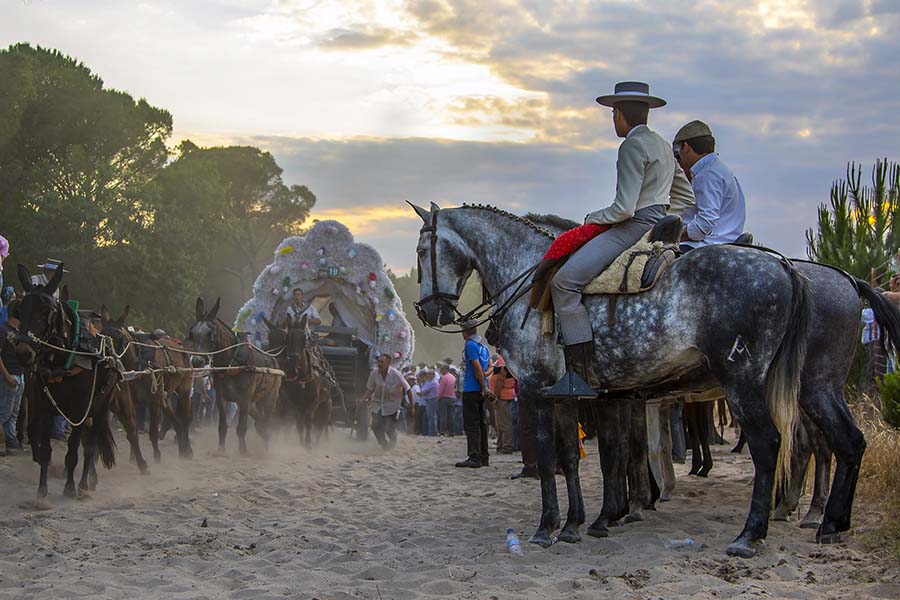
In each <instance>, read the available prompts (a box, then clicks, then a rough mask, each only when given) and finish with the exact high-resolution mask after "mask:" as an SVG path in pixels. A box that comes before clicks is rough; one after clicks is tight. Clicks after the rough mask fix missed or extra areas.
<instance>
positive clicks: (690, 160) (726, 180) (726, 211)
mask: <svg viewBox="0 0 900 600" xmlns="http://www.w3.org/2000/svg"><path fill="white" fill-rule="evenodd" d="M672 149H673V151H674V152H675V156H676V157H677V159H678V162H679V164H681V166H682V167H683V168H684V170H685V171H687V172H689V173H690V179H691V187H692V188H693V190H694V200H695V204H694V206H691V207H690V208H688V209H687V210H685V211H684V214H683V215H682V218H683V219H684V230H683V232H682V234H681V245H682V250H684V251H687V250H691V249H693V248H700V247H701V246H710V245H712V244H729V243H731V242H734V241H735V240H737V239H738V237H739V236H740V235H741V233H743V231H744V221H745V220H746V217H747V206H746V202H745V200H744V190H742V189H741V184H740V183H739V182H738V180H737V177H735V176H734V173H732V172H731V169H729V168H728V166H727V165H726V164H725V163H724V162H722V160H721V159H720V158H719V156H718V155H717V154H716V138H714V137H713V134H712V130H711V129H710V128H709V125H707V124H706V123H704V122H703V121H691V122H690V123H688V124H686V125H685V126H684V127H682V128H681V129H679V130H678V133H676V134H675V139H674V140H673V141H672Z"/></svg>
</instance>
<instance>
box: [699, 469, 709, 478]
mask: <svg viewBox="0 0 900 600" xmlns="http://www.w3.org/2000/svg"><path fill="white" fill-rule="evenodd" d="M710 471H712V467H710V468H708V469H700V470H699V471H697V477H709V472H710Z"/></svg>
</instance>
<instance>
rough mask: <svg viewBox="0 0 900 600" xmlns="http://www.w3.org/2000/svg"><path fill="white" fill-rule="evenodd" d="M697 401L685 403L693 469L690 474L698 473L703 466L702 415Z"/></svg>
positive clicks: (685, 417)
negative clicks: (701, 448) (701, 443)
mask: <svg viewBox="0 0 900 600" xmlns="http://www.w3.org/2000/svg"><path fill="white" fill-rule="evenodd" d="M699 412H700V411H699V410H698V409H697V403H696V402H685V403H684V419H685V421H686V422H687V429H688V445H689V446H690V448H691V470H690V471H688V475H696V474H697V473H699V472H700V468H701V467H702V466H703V457H702V455H701V450H700V436H699V435H698V434H699V431H700V427H701V424H700V415H699Z"/></svg>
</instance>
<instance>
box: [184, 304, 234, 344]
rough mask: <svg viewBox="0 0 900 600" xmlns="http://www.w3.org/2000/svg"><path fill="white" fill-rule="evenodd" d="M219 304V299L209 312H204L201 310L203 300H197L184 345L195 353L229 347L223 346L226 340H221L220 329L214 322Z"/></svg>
mask: <svg viewBox="0 0 900 600" xmlns="http://www.w3.org/2000/svg"><path fill="white" fill-rule="evenodd" d="M220 303H221V298H218V299H216V303H215V304H214V305H213V307H212V308H211V309H210V310H209V312H205V311H204V310H203V298H197V305H196V312H195V315H194V322H193V323H191V326H190V327H188V336H187V340H186V341H187V344H186V345H187V346H188V347H189V348H190V349H191V350H194V351H195V352H213V351H215V350H218V349H219V348H221V347H224V346H225V345H229V344H224V342H227V341H228V340H223V339H221V338H222V332H221V329H222V327H221V326H220V324H219V322H218V321H217V320H216V315H218V314H219V305H220ZM223 344H224V345H223Z"/></svg>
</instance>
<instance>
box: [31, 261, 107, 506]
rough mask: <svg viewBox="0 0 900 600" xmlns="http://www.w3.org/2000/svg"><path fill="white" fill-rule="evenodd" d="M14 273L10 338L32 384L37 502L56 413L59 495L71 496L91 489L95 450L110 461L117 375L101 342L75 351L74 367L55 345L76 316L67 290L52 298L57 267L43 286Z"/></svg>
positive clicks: (66, 337) (70, 331)
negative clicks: (15, 326) (62, 427)
mask: <svg viewBox="0 0 900 600" xmlns="http://www.w3.org/2000/svg"><path fill="white" fill-rule="evenodd" d="M18 275H19V282H20V283H21V284H22V289H23V290H24V291H25V294H24V296H23V297H22V300H21V301H20V303H19V306H18V307H17V310H18V314H19V321H20V326H19V331H20V333H19V336H18V337H17V338H16V357H17V358H18V360H19V362H20V363H21V364H22V365H23V366H25V368H26V369H29V370H30V371H31V373H30V378H29V381H30V382H33V383H34V384H35V387H36V388H37V389H36V390H33V393H31V394H29V402H30V403H31V405H30V406H29V407H28V438H29V440H30V442H31V453H32V458H33V459H34V461H35V462H36V463H38V464H39V465H40V466H41V475H40V482H39V483H38V490H37V496H38V499H39V500H40V499H42V498H44V497H46V495H47V471H48V467H49V466H50V456H51V453H52V447H51V445H50V435H51V433H52V431H53V418H54V417H55V416H57V415H62V416H64V417H65V418H66V420H67V421H68V422H69V423H70V424H71V425H72V433H71V434H70V435H69V440H68V451H67V452H66V486H65V489H64V491H63V493H64V494H65V495H67V496H70V497H75V496H76V495H78V493H84V492H85V491H86V490H88V489H89V488H90V487H91V486H90V483H89V476H90V474H91V470H92V468H93V461H94V458H95V453H98V454H99V458H100V460H101V461H102V462H103V464H104V465H105V466H106V468H110V467H112V466H113V464H115V447H116V443H115V440H114V439H113V434H112V431H111V430H110V428H109V412H110V400H111V397H112V392H113V390H114V389H115V386H116V384H117V383H118V382H119V381H120V380H121V377H120V374H119V371H118V370H117V369H116V361H115V357H114V356H113V355H112V348H111V347H108V346H106V345H105V344H104V343H103V342H102V341H99V343H98V349H97V351H96V352H87V353H84V354H78V355H75V358H76V359H77V360H75V361H74V362H75V363H76V364H74V365H73V364H71V360H70V358H71V357H72V356H73V355H72V354H71V352H69V351H67V350H60V349H59V348H69V347H70V344H72V341H73V339H75V337H76V331H75V322H76V314H75V312H74V311H73V310H72V309H71V308H69V306H68V305H67V301H68V289H67V288H65V287H64V288H62V290H61V294H60V296H61V298H60V300H57V299H56V298H55V297H54V292H56V290H57V288H58V287H59V283H60V280H61V279H62V276H63V269H62V265H60V267H59V268H58V269H57V270H56V273H55V274H54V275H53V277H52V278H51V279H50V281H49V282H48V283H47V285H45V286H44V285H34V284H32V283H31V277H30V275H29V273H28V269H26V268H25V267H24V266H23V265H21V264H20V265H19V269H18ZM94 339H95V340H98V339H99V338H96V337H94ZM82 443H83V446H84V464H83V473H82V477H81V481H80V483H79V484H78V490H76V489H75V479H74V473H75V467H76V466H77V465H78V446H79V445H80V444H82Z"/></svg>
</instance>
